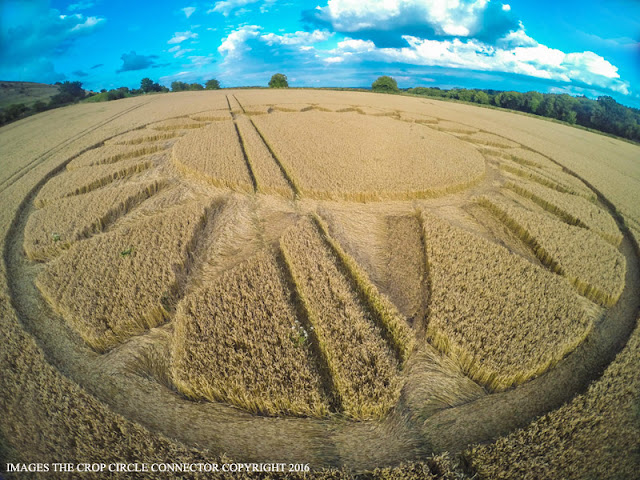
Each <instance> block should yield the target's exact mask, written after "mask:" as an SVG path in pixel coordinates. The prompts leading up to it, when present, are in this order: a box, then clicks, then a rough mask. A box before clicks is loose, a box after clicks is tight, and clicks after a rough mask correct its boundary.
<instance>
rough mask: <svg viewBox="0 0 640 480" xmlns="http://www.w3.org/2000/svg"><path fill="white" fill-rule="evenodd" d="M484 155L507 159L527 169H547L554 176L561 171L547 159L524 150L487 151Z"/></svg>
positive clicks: (560, 168)
mask: <svg viewBox="0 0 640 480" xmlns="http://www.w3.org/2000/svg"><path fill="white" fill-rule="evenodd" d="M486 153H488V154H489V155H494V156H497V157H502V158H506V159H509V160H511V161H513V162H516V163H518V164H520V165H524V166H527V167H534V168H543V169H548V170H550V171H551V172H553V173H554V174H555V172H556V171H561V170H562V167H560V166H559V165H558V164H556V163H554V162H553V161H552V160H550V159H549V158H547V157H545V156H544V155H541V154H540V153H537V152H534V151H531V150H528V149H526V148H512V149H509V150H487V151H486Z"/></svg>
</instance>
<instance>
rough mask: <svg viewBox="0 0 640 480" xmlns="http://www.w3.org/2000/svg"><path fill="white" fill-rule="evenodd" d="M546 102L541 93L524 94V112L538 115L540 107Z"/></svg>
mask: <svg viewBox="0 0 640 480" xmlns="http://www.w3.org/2000/svg"><path fill="white" fill-rule="evenodd" d="M543 100H544V97H543V96H542V94H541V93H540V92H533V91H531V92H527V93H525V94H524V110H525V111H526V112H529V113H536V112H537V111H538V107H539V106H540V104H541V103H542V101H543Z"/></svg>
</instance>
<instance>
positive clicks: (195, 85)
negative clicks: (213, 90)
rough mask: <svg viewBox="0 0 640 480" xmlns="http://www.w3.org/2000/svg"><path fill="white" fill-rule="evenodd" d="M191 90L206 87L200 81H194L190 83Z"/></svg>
mask: <svg viewBox="0 0 640 480" xmlns="http://www.w3.org/2000/svg"><path fill="white" fill-rule="evenodd" d="M189 90H204V87H203V86H202V85H201V84H199V83H192V84H190V85H189Z"/></svg>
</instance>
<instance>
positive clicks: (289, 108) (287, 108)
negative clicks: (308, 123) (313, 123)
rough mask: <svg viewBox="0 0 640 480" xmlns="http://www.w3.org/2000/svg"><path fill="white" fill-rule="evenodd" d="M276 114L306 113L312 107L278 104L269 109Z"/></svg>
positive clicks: (296, 104) (306, 104) (297, 104)
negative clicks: (276, 112)
mask: <svg viewBox="0 0 640 480" xmlns="http://www.w3.org/2000/svg"><path fill="white" fill-rule="evenodd" d="M271 108H272V109H273V110H276V111H278V112H308V111H309V110H313V106H312V105H309V104H308V103H280V104H278V105H273V106H272V107H271Z"/></svg>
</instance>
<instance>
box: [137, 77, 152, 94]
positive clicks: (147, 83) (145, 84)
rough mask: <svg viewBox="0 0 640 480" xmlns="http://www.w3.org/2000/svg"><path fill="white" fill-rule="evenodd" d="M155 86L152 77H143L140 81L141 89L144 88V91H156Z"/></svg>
mask: <svg viewBox="0 0 640 480" xmlns="http://www.w3.org/2000/svg"><path fill="white" fill-rule="evenodd" d="M153 87H154V84H153V80H151V79H150V78H143V79H142V80H141V81H140V90H142V91H143V92H144V93H149V92H153V91H154V89H153Z"/></svg>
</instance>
